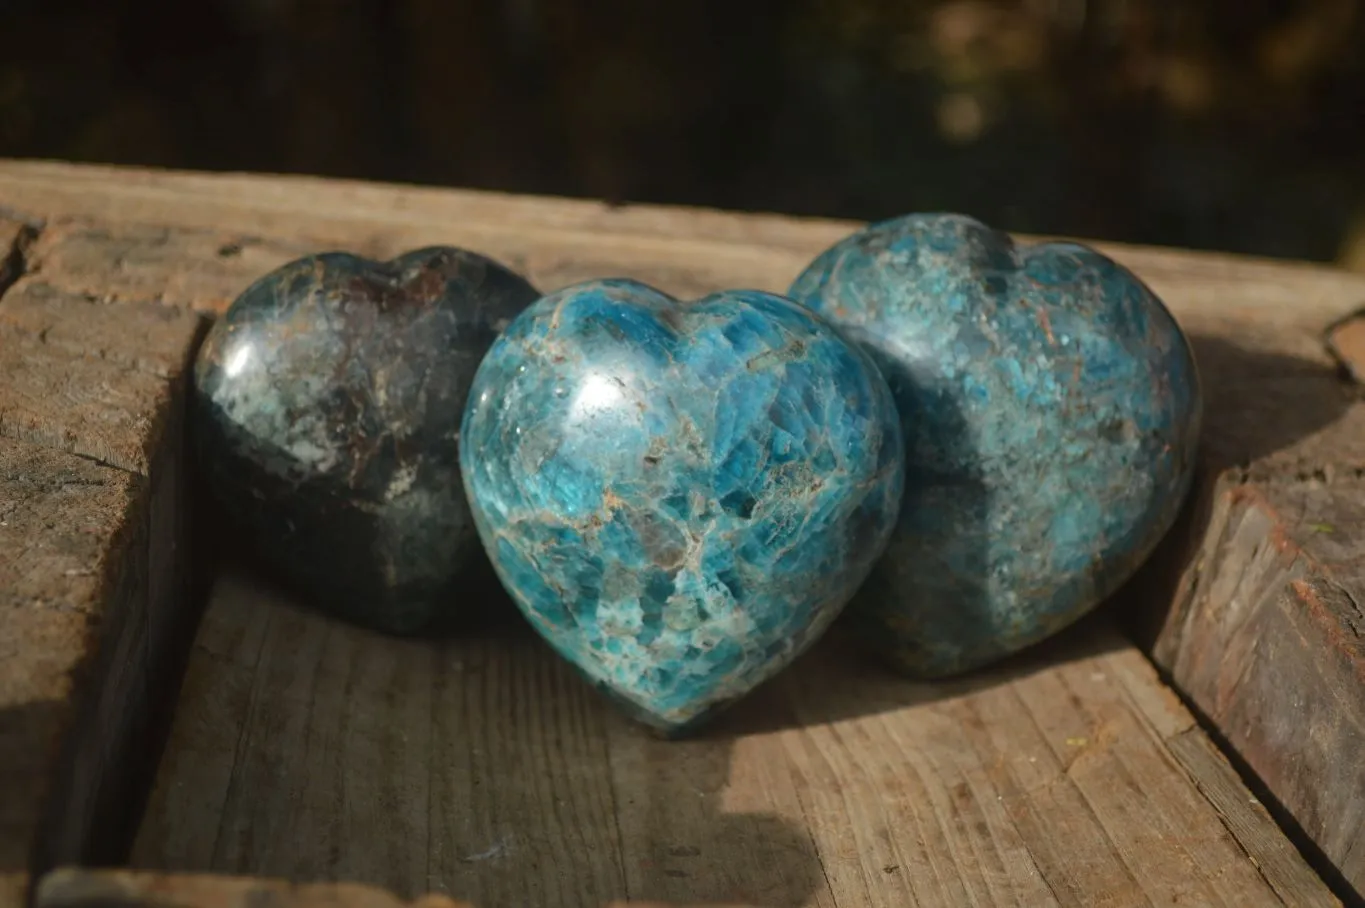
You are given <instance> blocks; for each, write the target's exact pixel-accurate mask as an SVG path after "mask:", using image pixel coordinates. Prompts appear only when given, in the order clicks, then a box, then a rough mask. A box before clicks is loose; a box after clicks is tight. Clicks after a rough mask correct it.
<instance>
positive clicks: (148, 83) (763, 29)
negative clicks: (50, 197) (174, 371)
mask: <svg viewBox="0 0 1365 908" xmlns="http://www.w3.org/2000/svg"><path fill="white" fill-rule="evenodd" d="M0 156H25V157H30V156H32V157H57V158H65V159H73V160H81V161H104V162H117V163H136V164H147V165H155V166H165V167H180V168H197V169H233V170H256V171H274V172H304V173H313V174H322V175H330V176H344V177H359V178H370V179H379V180H398V181H410V182H420V183H431V184H444V185H458V186H467V187H486V188H496V189H505V190H514V191H522V192H538V193H555V194H563V195H575V196H590V197H599V198H607V199H609V200H617V201H632V202H680V203H689V204H701V205H715V206H722V207H726V208H737V209H751V210H769V211H780V212H789V213H797V214H814V215H829V216H839V217H853V218H863V219H874V218H879V217H882V216H887V215H892V214H897V213H901V212H905V211H912V210H926V209H933V210H957V211H964V212H968V213H971V214H974V215H976V216H978V217H980V218H983V219H985V220H987V221H990V222H993V223H994V224H996V225H998V226H1001V227H1006V228H1010V229H1014V230H1025V231H1035V232H1049V233H1069V234H1077V235H1084V236H1088V237H1096V238H1106V239H1120V240H1128V241H1133V242H1146V243H1161V244H1171V245H1180V246H1189V247H1196V248H1216V249H1226V250H1233V251H1239V252H1249V253H1257V254H1263V255H1272V256H1293V257H1301V258H1310V259H1320V260H1335V261H1339V262H1342V263H1344V264H1347V265H1349V266H1352V267H1358V268H1363V269H1365V0H1300V2H1288V0H1284V2H1272V0H1260V2H1257V0H1089V2H1087V0H997V2H991V0H899V2H893V0H790V2H778V0H749V2H745V0H597V2H591V0H387V2H386V0H328V2H323V0H47V2H43V0H0Z"/></svg>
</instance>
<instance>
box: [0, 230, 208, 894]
mask: <svg viewBox="0 0 1365 908" xmlns="http://www.w3.org/2000/svg"><path fill="white" fill-rule="evenodd" d="M6 223H7V224H9V225H15V224H17V229H14V230H12V231H9V233H10V234H11V235H10V237H9V239H8V248H7V249H6V250H3V252H4V253H5V254H4V255H3V263H4V268H3V277H4V281H3V283H0V305H3V304H5V303H7V302H9V300H10V295H9V294H7V293H6V291H9V290H11V289H13V288H14V287H15V285H16V284H19V283H20V282H21V281H22V280H23V279H24V278H25V277H26V276H27V267H26V266H27V261H26V258H27V255H28V253H29V251H30V249H31V247H32V246H33V245H34V243H35V242H36V241H37V239H38V238H39V236H40V234H41V229H42V223H43V222H41V221H37V220H35V219H33V218H29V217H23V218H19V219H11V218H4V219H3V220H0V224H6ZM15 292H18V291H17V290H16V291H15ZM206 327H207V326H206V324H201V326H200V328H199V335H197V336H196V343H197V337H198V336H202V331H203V329H204V328H206ZM7 339H8V338H7ZM193 349H194V344H191V345H190V346H189V347H188V348H187V349H185V350H183V351H182V354H183V357H184V358H183V361H182V362H181V364H180V368H179V369H178V370H177V372H176V375H175V377H173V378H171V379H169V380H168V383H167V385H166V390H167V393H165V394H164V395H162V396H161V397H160V398H159V401H160V403H159V404H158V406H156V407H155V408H154V409H155V412H147V413H145V414H140V415H141V416H142V417H144V418H143V419H141V421H140V422H139V425H140V431H141V433H142V435H143V438H144V440H145V441H146V443H147V445H148V452H147V453H148V460H147V469H146V470H144V471H138V470H131V469H126V468H120V467H118V466H116V465H111V464H107V463H103V462H102V461H100V460H99V459H98V458H95V457H90V456H84V455H80V454H78V453H73V452H70V451H69V450H68V449H67V448H66V447H64V446H62V445H56V444H46V445H45V444H41V443H40V442H38V441H37V440H34V439H22V438H19V439H16V438H14V437H12V436H9V435H5V436H4V438H5V441H6V442H7V443H13V444H23V445H30V446H32V447H33V448H34V450H46V451H48V452H52V453H54V454H56V456H59V457H69V458H72V461H71V462H72V463H76V464H80V463H82V462H85V461H90V462H94V463H95V464H97V465H98V466H97V468H98V469H101V470H106V471H108V473H109V474H111V475H116V476H120V477H123V481H124V482H125V483H126V484H127V486H128V491H127V499H126V504H127V509H126V511H125V512H122V513H121V515H120V517H119V518H118V519H117V521H116V524H117V525H116V526H115V527H114V528H113V529H112V530H110V529H109V528H101V527H99V526H97V525H96V523H95V522H94V521H93V520H92V521H91V522H90V525H89V526H87V525H86V524H85V522H80V521H78V523H80V526H79V527H78V528H77V529H76V532H77V533H81V532H85V533H92V534H99V536H98V538H99V540H100V542H99V546H100V552H99V557H98V559H96V560H97V562H98V564H99V565H101V566H102V570H101V580H100V582H99V583H98V584H97V585H96V586H94V588H93V590H92V591H91V592H88V593H82V598H81V599H80V601H71V602H63V603H60V605H59V606H58V607H66V608H71V609H78V610H79V611H80V612H81V613H82V614H85V615H86V618H87V621H88V624H87V625H86V627H85V628H84V630H82V631H79V632H74V633H63V634H60V635H57V637H56V638H52V637H48V636H41V635H40V636H38V637H37V638H35V639H33V640H24V639H23V638H22V637H21V638H20V641H19V642H20V643H21V644H23V645H27V646H30V647H37V648H39V651H40V652H39V653H38V655H40V656H41V657H42V658H44V659H48V660H49V662H50V664H51V665H52V666H53V669H52V671H53V672H57V671H58V670H59V669H60V670H61V671H62V672H65V673H66V674H69V678H68V683H67V686H66V688H65V690H66V691H67V692H66V694H65V695H64V699H63V701H62V702H60V703H54V704H53V706H54V708H56V709H58V710H59V713H60V718H59V722H58V723H57V725H56V726H55V727H56V737H57V740H55V741H54V742H53V746H52V753H51V756H50V758H49V759H50V763H49V764H48V765H50V766H51V770H50V771H49V772H46V773H44V774H43V778H42V784H43V788H42V790H41V791H40V792H39V794H40V796H41V798H42V802H41V813H40V814H39V815H38V816H37V818H36V825H35V826H34V827H33V828H32V831H31V836H32V838H31V843H30V847H29V858H28V862H27V867H10V866H6V867H5V868H4V870H3V872H0V905H3V906H10V905H17V904H20V903H22V902H24V901H25V900H28V899H30V898H31V897H32V887H33V885H34V883H35V882H36V880H37V879H38V878H39V877H40V876H41V875H42V874H43V873H44V872H45V871H47V870H48V869H49V868H50V867H52V866H54V865H57V864H61V863H69V862H102V861H116V860H120V859H122V858H123V857H124V856H125V855H126V851H127V849H128V847H129V846H130V844H131V841H132V837H133V833H134V831H135V829H136V825H137V823H138V821H139V819H140V814H141V809H142V802H143V801H144V800H145V798H146V796H147V793H148V792H149V790H150V787H151V781H152V776H153V774H154V772H155V767H156V764H157V760H158V757H159V752H160V746H161V744H162V743H163V742H164V739H165V733H166V731H167V730H168V728H169V719H170V715H169V713H170V710H172V709H173V708H174V701H175V695H176V692H177V689H178V682H179V677H180V674H181V672H182V671H183V662H184V660H185V659H187V657H188V654H189V648H190V645H191V642H192V637H193V629H194V625H195V623H196V622H197V617H198V613H197V611H196V610H195V608H194V604H195V602H196V595H195V591H194V590H193V589H192V579H193V576H192V572H191V570H190V555H191V554H192V549H191V547H190V545H189V540H190V538H191V535H192V534H191V533H190V531H189V527H190V521H191V508H190V501H189V497H190V494H189V493H190V487H189V482H188V479H187V470H186V463H185V439H184V432H185V426H184V418H183V415H184V414H183V410H184V406H185V399H186V387H185V382H186V373H187V366H188V363H189V357H190V356H191V355H192V353H193ZM62 355H64V356H67V357H68V359H69V361H70V362H72V363H75V362H78V361H79V360H80V355H79V354H75V353H69V352H68V353H63V354H62ZM81 516H89V517H91V518H93V516H94V515H81ZM84 570H85V568H81V571H84ZM197 601H200V602H202V596H200V597H199V598H198V600H197ZM49 649H50V652H49V651H48V650H49ZM68 669H69V671H67V670H68ZM4 771H5V767H3V766H0V773H3V772H4Z"/></svg>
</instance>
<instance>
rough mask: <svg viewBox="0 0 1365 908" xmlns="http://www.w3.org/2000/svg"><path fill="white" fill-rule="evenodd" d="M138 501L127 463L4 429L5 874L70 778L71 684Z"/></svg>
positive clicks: (0, 680)
mask: <svg viewBox="0 0 1365 908" xmlns="http://www.w3.org/2000/svg"><path fill="white" fill-rule="evenodd" d="M136 505H137V481H136V480H135V478H134V477H132V476H130V475H128V474H127V473H123V472H120V471H117V470H113V469H110V468H108V467H101V466H98V465H96V464H93V463H91V462H89V461H86V460H81V459H79V458H76V457H71V456H69V455H66V454H61V453H59V452H54V451H49V450H45V449H42V448H38V447H35V446H32V445H28V444H25V443H23V442H16V441H13V440H9V439H0V873H8V874H23V873H26V872H27V871H28V869H29V867H30V864H31V861H32V860H34V857H35V856H34V849H35V845H36V841H37V838H38V835H39V829H40V827H41V826H42V824H43V809H44V806H45V805H46V804H47V802H48V800H49V799H50V798H51V797H53V796H55V795H56V794H57V793H58V792H57V790H58V788H59V787H60V786H61V785H62V784H63V783H64V779H63V775H64V774H63V773H62V771H61V770H60V769H59V763H60V762H61V750H62V735H63V733H64V732H66V731H67V730H68V729H69V728H71V727H72V726H73V724H74V722H75V714H76V708H75V706H74V704H73V699H74V698H73V692H74V690H75V688H76V687H77V686H78V685H79V682H80V677H79V676H80V675H81V673H82V670H83V669H84V667H85V665H86V663H87V661H88V660H89V659H90V658H91V656H92V654H93V653H94V650H95V646H94V641H93V640H92V637H93V636H94V635H95V627H96V625H97V623H98V621H99V620H100V618H101V612H102V610H103V606H104V603H105V602H106V601H107V600H108V599H109V598H112V596H113V595H114V593H113V590H114V589H116V588H117V587H118V586H119V583H120V578H119V574H120V573H121V572H122V565H121V564H120V563H119V562H120V558H121V556H122V555H123V553H124V552H125V550H126V547H127V546H128V543H129V541H130V540H129V536H130V532H129V530H130V523H132V522H135V520H136V515H135V511H136ZM130 517H131V518H132V520H130Z"/></svg>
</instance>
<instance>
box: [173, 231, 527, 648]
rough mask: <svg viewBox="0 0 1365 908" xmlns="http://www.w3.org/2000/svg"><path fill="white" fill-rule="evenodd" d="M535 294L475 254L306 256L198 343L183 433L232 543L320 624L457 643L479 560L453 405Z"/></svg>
mask: <svg viewBox="0 0 1365 908" xmlns="http://www.w3.org/2000/svg"><path fill="white" fill-rule="evenodd" d="M539 296H540V294H539V293H538V292H537V291H536V290H535V288H533V287H532V286H531V285H530V284H529V283H527V282H526V281H525V280H524V279H522V278H521V277H520V276H518V275H516V274H514V273H512V272H511V271H509V270H508V269H506V268H504V267H503V266H501V265H499V264H498V263H496V262H494V261H491V260H489V259H487V258H484V257H483V256H481V255H477V254H475V253H472V252H467V251H465V250H461V249H453V248H449V247H432V248H428V249H419V250H416V251H414V252H410V253H408V254H406V255H403V256H401V257H399V258H396V259H394V260H392V261H388V262H376V261H370V260H367V259H363V258H358V257H356V256H353V255H349V254H347V253H340V252H337V253H324V254H321V255H313V256H308V257H306V258H303V259H299V260H297V261H294V262H290V263H289V264H287V265H284V266H282V267H281V268H279V269H277V270H275V271H273V272H271V273H269V274H267V275H265V276H264V277H262V278H261V279H260V280H258V281H256V282H255V283H253V284H252V285H251V286H250V287H248V288H247V289H246V290H245V291H244V292H243V293H242V295H241V296H239V297H238V298H237V299H236V300H235V301H234V302H233V304H232V305H231V307H229V308H228V310H227V312H226V313H225V314H224V316H223V317H222V318H221V319H219V320H218V321H217V322H216V323H215V324H214V326H213V328H212V330H210V331H209V333H208V336H207V338H206V339H205V341H204V344H203V346H202V347H201V349H200V351H199V354H198V358H197V361H196V363H195V371H194V395H193V400H192V409H191V413H192V428H193V436H194V442H195V448H196V451H197V454H198V462H199V465H200V467H201V469H202V472H203V475H204V477H205V478H206V480H207V486H208V488H209V490H210V491H211V492H212V493H213V497H214V498H216V499H217V501H218V503H219V504H220V505H221V507H222V509H223V511H224V513H225V515H226V517H227V519H228V521H229V523H230V525H231V528H232V531H233V532H234V533H235V534H236V535H238V536H241V537H244V539H245V542H246V543H247V547H248V548H249V549H250V550H253V551H254V553H255V554H256V555H257V556H258V557H259V558H260V559H261V560H262V562H263V563H264V564H265V565H266V566H268V567H269V568H271V569H272V572H273V573H274V574H276V576H278V577H279V578H280V579H282V580H284V581H285V582H286V583H287V584H288V585H290V586H291V587H293V588H294V589H295V590H296V591H297V592H298V593H300V594H301V595H302V596H303V597H304V598H305V599H306V600H307V601H309V602H311V603H312V604H313V605H315V606H317V607H318V608H319V609H321V610H323V611H325V612H328V613H330V614H333V615H338V616H341V617H344V618H347V619H350V620H352V621H355V622H357V623H359V624H363V625H365V626H368V627H371V628H375V629H378V630H381V631H386V632H391V633H397V634H414V633H419V632H427V631H431V630H446V629H452V628H454V627H456V626H458V625H459V624H461V623H462V617H463V616H464V615H466V614H468V613H469V612H470V611H472V610H474V608H475V607H476V606H477V605H479V603H477V602H469V601H466V600H467V598H468V597H467V595H462V592H463V590H462V587H463V586H464V583H463V581H462V577H463V576H464V573H463V572H464V568H465V567H466V565H467V564H469V563H470V559H471V556H477V555H478V553H479V542H478V535H477V533H476V532H475V530H474V526H473V521H472V520H471V519H470V516H469V507H468V504H467V501H466V498H465V494H464V489H463V486H462V484H461V480H460V466H459V453H458V448H459V438H460V436H459V430H460V420H461V418H462V417H463V414H464V405H465V398H466V396H467V395H468V393H469V387H470V384H471V382H472V381H473V379H474V373H475V371H476V370H477V369H478V365H479V361H480V360H481V359H482V357H483V354H484V352H485V351H486V350H487V349H488V346H489V345H490V344H491V343H492V342H493V339H494V338H495V337H497V335H498V332H499V331H501V329H502V328H503V327H505V326H506V325H507V324H508V323H509V322H510V321H511V320H512V319H513V317H515V316H516V315H517V314H518V313H520V312H521V311H522V310H523V309H524V308H525V307H526V306H528V305H530V304H531V303H532V302H534V301H535V300H536V299H537V298H539Z"/></svg>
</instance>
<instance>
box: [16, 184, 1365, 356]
mask: <svg viewBox="0 0 1365 908" xmlns="http://www.w3.org/2000/svg"><path fill="white" fill-rule="evenodd" d="M0 205H7V206H9V207H12V208H14V209H16V210H20V211H29V212H35V213H38V214H41V215H43V216H44V217H47V218H49V219H51V220H56V219H59V218H63V217H66V218H76V219H83V220H98V221H101V222H103V223H104V224H105V225H107V226H111V227H117V228H118V229H119V231H120V233H122V232H123V231H129V235H133V234H135V233H138V232H141V231H146V230H148V229H151V230H153V231H155V230H160V229H162V228H164V227H168V226H170V227H178V228H182V229H183V228H191V229H193V230H195V231H203V232H207V233H208V234H210V235H211V236H213V237H215V238H217V237H221V238H222V240H223V242H224V243H231V242H234V241H236V240H237V239H239V238H241V237H247V238H251V237H255V238H262V237H274V238H275V239H274V240H270V241H268V243H269V244H281V243H282V244H284V245H285V246H286V247H291V246H293V245H295V244H299V243H301V244H304V245H309V246H312V247H315V248H324V247H328V246H345V247H346V248H352V249H354V250H356V251H358V252H362V253H365V254H371V255H386V254H392V253H393V252H394V251H398V250H401V249H405V248H410V247H414V246H421V245H427V244H430V243H454V244H457V245H458V244H467V245H470V246H472V247H474V248H477V249H480V250H481V251H483V252H485V253H488V254H490V255H494V256H498V257H500V258H502V259H504V260H505V261H507V263H508V264H510V265H513V266H514V267H517V268H519V269H522V270H524V271H526V272H527V273H528V275H529V276H530V277H531V278H532V280H533V281H534V282H535V283H536V284H537V286H540V287H541V288H542V289H547V290H548V289H552V288H554V287H558V286H562V285H563V284H564V283H568V282H570V281H572V280H578V279H581V278H587V277H600V276H604V275H608V274H620V275H624V276H630V277H640V278H644V279H648V280H652V281H654V282H656V283H657V284H658V285H659V286H660V287H662V288H664V289H666V290H671V291H673V292H677V293H699V292H706V291H709V290H713V289H716V288H718V287H725V286H731V287H734V286H752V287H757V288H760V289H768V290H781V289H783V288H785V287H786V286H787V285H788V284H789V283H790V281H791V280H792V279H793V278H795V277H796V275H797V274H798V273H799V272H800V271H801V269H802V268H803V267H804V266H805V264H806V262H807V260H808V259H809V258H810V257H811V256H813V255H814V254H816V253H817V252H819V251H820V250H821V249H823V248H824V247H826V246H827V245H829V244H831V243H833V242H835V241H836V240H838V239H840V238H841V237H842V236H844V235H845V234H846V233H847V232H849V231H850V230H853V229H855V228H856V226H857V225H856V224H853V223H850V222H843V221H830V220H822V219H814V218H790V217H779V216H775V215H763V214H738V213H732V212H721V211H710V210H703V209H695V208H681V207H676V208H674V207H670V208H665V207H658V206H635V205H631V206H612V205H606V204H603V203H601V202H593V201H580V200H570V199H555V198H544V197H526V196H511V195H505V194H500V193H491V192H468V191H459V190H451V189H429V188H417V187H407V186H391V185H382V184H367V183H354V182H346V181H335V180H323V179H318V178H313V177H275V176H248V175H235V174H234V175H208V174H196V173H176V172H167V171H159V170H141V169H137V168H115V167H89V166H73V165H68V164H59V163H48V162H29V161H0ZM149 225H150V227H149ZM60 239H61V233H60V231H58V232H56V233H54V243H55V242H59V241H60ZM196 242H198V241H196ZM211 242H212V241H210V243H209V244H201V245H199V246H198V247H197V248H198V251H197V252H194V253H193V254H192V255H191V256H190V261H192V262H193V264H187V263H186V262H181V264H179V265H178V266H176V267H177V268H179V269H189V270H193V269H200V268H214V267H218V266H216V265H206V264H204V261H205V260H206V259H211V258H212V256H210V255H209V254H208V251H209V248H210V246H211ZM1097 245H1099V246H1100V247H1101V248H1103V249H1105V250H1106V251H1108V252H1110V253H1111V254H1113V255H1114V256H1115V257H1116V258H1118V259H1119V260H1120V261H1123V262H1124V263H1126V264H1128V265H1129V266H1130V267H1132V268H1134V269H1135V270H1137V272H1138V273H1139V274H1140V275H1141V276H1142V277H1143V279H1144V280H1146V281H1148V282H1149V283H1150V284H1151V285H1152V287H1153V289H1155V290H1156V291H1157V292H1158V293H1159V294H1161V295H1162V297H1163V298H1164V299H1166V300H1167V301H1168V302H1169V303H1170V304H1171V305H1172V307H1173V308H1174V309H1175V310H1176V313H1177V315H1179V316H1180V318H1181V320H1182V322H1185V321H1188V320H1189V319H1191V318H1193V319H1195V323H1193V325H1192V329H1193V330H1195V331H1200V330H1203V328H1204V327H1209V328H1211V329H1212V330H1214V332H1215V333H1224V334H1226V332H1227V331H1228V330H1230V325H1232V324H1234V323H1237V322H1241V323H1242V324H1243V326H1245V325H1246V324H1247V323H1248V321H1249V320H1258V321H1259V322H1260V323H1261V324H1260V327H1261V328H1262V329H1263V330H1264V331H1266V332H1270V333H1273V332H1274V330H1275V328H1276V327H1277V326H1279V325H1283V324H1303V323H1305V322H1306V321H1309V320H1313V319H1317V320H1318V322H1317V324H1318V325H1319V327H1320V325H1321V324H1324V323H1325V321H1326V320H1327V319H1328V318H1329V317H1332V316H1335V315H1339V314H1340V313H1341V312H1344V311H1346V310H1347V309H1348V308H1351V307H1353V306H1355V305H1357V304H1359V302H1360V301H1361V300H1362V299H1365V276H1361V275H1356V274H1349V273H1347V272H1342V271H1337V270H1334V269H1328V268H1321V267H1314V266H1308V265H1301V264H1296V263H1284V262H1270V261H1260V260H1255V259H1248V258H1245V257H1236V256H1222V255H1209V254H1202V253H1189V252H1181V251H1178V250H1169V249H1151V248H1143V247H1134V246H1127V245H1123V244H1115V243H1100V244H1097ZM249 250H250V247H244V254H245V252H246V251H249ZM142 254H144V255H145V253H142ZM167 257H168V258H169V257H170V256H167ZM270 261H273V258H271V257H270V256H269V255H267V256H266V257H265V258H264V259H262V260H261V262H260V263H261V264H267V263H268V262H270ZM120 267H122V266H120ZM115 270H116V271H117V269H115ZM241 273H242V275H243V277H244V278H245V277H246V276H247V274H254V273H255V272H252V271H250V270H248V269H244V270H243V272H241ZM109 279H110V280H114V281H117V280H119V278H118V276H117V274H115V275H111V276H110V277H109ZM218 286H219V287H220V288H221V287H222V286H223V285H218ZM193 295H194V294H191V296H193ZM205 296H206V298H217V299H219V300H221V299H222V298H223V293H222V291H221V289H219V290H216V291H215V292H214V293H213V294H205ZM1236 335H1237V330H1232V333H1231V337H1232V338H1234V339H1235V337H1236Z"/></svg>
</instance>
